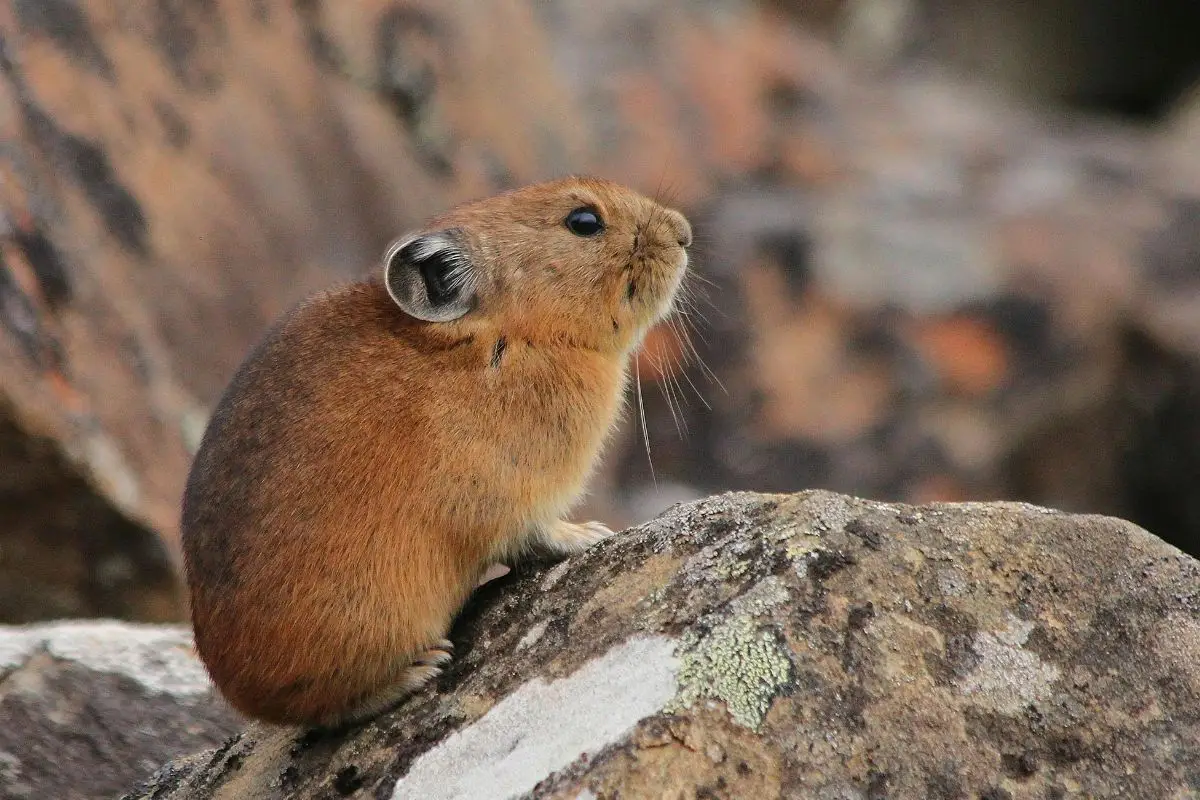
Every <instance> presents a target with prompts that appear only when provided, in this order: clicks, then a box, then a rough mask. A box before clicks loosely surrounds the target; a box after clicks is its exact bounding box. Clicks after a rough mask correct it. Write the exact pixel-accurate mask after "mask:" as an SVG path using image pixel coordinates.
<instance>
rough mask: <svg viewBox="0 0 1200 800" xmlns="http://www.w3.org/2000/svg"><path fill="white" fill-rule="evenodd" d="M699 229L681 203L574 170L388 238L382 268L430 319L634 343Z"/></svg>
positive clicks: (403, 299)
mask: <svg viewBox="0 0 1200 800" xmlns="http://www.w3.org/2000/svg"><path fill="white" fill-rule="evenodd" d="M691 241H692V230H691V227H690V226H689V225H688V222H687V220H686V219H685V218H684V216H683V215H682V214H680V213H679V212H678V211H675V210H673V209H670V208H666V207H664V206H662V205H659V204H658V203H656V202H654V201H653V200H651V199H649V198H647V197H644V196H642V195H640V194H638V193H637V192H634V191H632V190H631V189H627V188H625V187H623V186H620V185H618V184H615V183H612V182H609V181H604V180H597V179H591V178H567V179H563V180H558V181H552V182H548V183H541V184H535V185H533V186H527V187H525V188H522V189H518V190H516V191H512V192H508V193H506V194H502V195H497V196H495V197H491V198H488V199H486V200H481V201H477V202H474V203H470V204H467V205H463V206H459V207H458V208H455V209H453V210H451V211H450V212H448V213H446V214H445V215H443V216H441V217H439V218H438V219H436V220H434V221H433V222H432V223H431V224H430V226H429V227H427V228H426V229H424V230H422V231H420V232H417V233H414V234H411V235H409V236H406V237H404V238H402V239H400V240H398V241H396V242H395V243H394V244H393V245H392V246H391V247H390V248H389V249H388V252H387V256H386V257H385V260H384V278H385V284H386V286H387V291H388V294H390V295H391V297H392V299H393V300H394V301H395V303H396V305H398V306H399V307H400V308H401V309H402V310H403V311H404V312H405V313H407V314H409V315H411V316H413V317H415V318H417V319H421V320H425V321H427V322H430V323H447V324H454V325H456V326H465V327H468V328H470V327H474V326H476V325H480V326H483V325H490V326H493V327H496V328H499V329H501V330H503V331H505V332H511V333H512V334H513V335H517V336H521V337H524V338H525V339H527V340H529V341H531V342H536V341H558V342H564V343H568V344H575V345H578V346H583V347H589V348H593V349H598V350H608V349H615V350H628V349H629V348H630V347H632V346H634V345H636V344H637V343H638V342H639V341H640V340H641V337H642V335H643V334H644V333H645V331H646V330H647V329H648V328H649V327H650V326H651V325H653V324H654V323H655V322H657V321H658V320H659V319H661V318H662V317H663V316H665V315H666V314H667V313H668V312H669V311H670V309H671V304H672V301H673V299H674V296H675V292H676V290H677V289H678V288H679V284H680V281H681V280H682V278H683V274H684V271H685V270H686V268H687V247H688V245H690V244H691Z"/></svg>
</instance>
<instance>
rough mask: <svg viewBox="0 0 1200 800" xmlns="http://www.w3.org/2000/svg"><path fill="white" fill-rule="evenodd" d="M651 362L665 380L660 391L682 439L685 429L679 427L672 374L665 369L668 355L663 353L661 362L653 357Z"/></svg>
mask: <svg viewBox="0 0 1200 800" xmlns="http://www.w3.org/2000/svg"><path fill="white" fill-rule="evenodd" d="M651 360H652V361H654V369H655V371H657V372H658V374H659V375H661V376H662V378H663V380H661V381H659V384H658V390H659V391H660V392H662V396H663V400H665V401H666V403H667V410H668V411H670V412H671V419H673V420H674V421H675V432H676V433H678V434H679V435H680V436H681V437H682V436H683V429H682V428H681V427H680V425H679V415H678V414H676V413H675V402H674V395H673V394H672V390H671V383H670V373H668V372H667V371H666V369H664V366H666V365H665V364H664V363H663V362H664V361H666V360H667V355H666V353H663V355H662V359H661V360H659V359H655V358H654V357H653V356H651Z"/></svg>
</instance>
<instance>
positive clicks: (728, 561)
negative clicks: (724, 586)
mask: <svg viewBox="0 0 1200 800" xmlns="http://www.w3.org/2000/svg"><path fill="white" fill-rule="evenodd" d="M749 569H750V562H749V561H743V560H742V559H740V558H737V557H736V556H725V557H722V558H720V560H718V561H717V563H716V564H714V565H713V567H712V572H713V574H714V575H716V576H717V577H718V578H720V579H721V580H722V581H731V580H733V579H735V578H740V577H742V576H743V575H745V574H746V572H747V571H749Z"/></svg>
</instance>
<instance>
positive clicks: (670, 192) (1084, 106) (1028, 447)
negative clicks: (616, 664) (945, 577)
mask: <svg viewBox="0 0 1200 800" xmlns="http://www.w3.org/2000/svg"><path fill="white" fill-rule="evenodd" d="M1198 31H1200V6H1198V5H1197V4H1195V3H1194V2H1193V1H1192V0H1161V2H1159V3H1157V4H1155V5H1154V6H1153V8H1151V7H1148V6H1146V5H1145V4H1141V3H1136V4H1135V3H1134V2H1132V0H1088V1H1086V2H1085V0H1043V1H1042V2H1038V3H1033V2H1018V3H1013V2H1001V1H1000V0H956V2H953V3H951V2H947V1H946V0H809V1H808V2H799V1H796V0H793V1H790V2H789V1H786V0H774V1H772V0H705V1H704V2H701V0H661V1H659V2H650V1H649V0H617V1H616V2H610V3H601V4H597V3H590V2H581V1H580V0H556V2H553V3H549V2H539V1H537V0H494V2H488V3H479V2H474V0H456V1H455V2H445V0H440V1H439V2H434V0H425V1H424V2H416V1H414V2H386V1H385V0H354V1H353V2H350V1H349V0H339V2H333V1H332V0H191V1H190V2H187V1H186V0H116V1H115V2H112V1H111V0H4V2H3V3H2V4H0V37H2V38H0V621H3V622H22V621H31V620H40V619H48V618H58V617H86V616H113V617H122V618H127V619H135V620H148V621H161V620H175V619H181V618H182V614H183V604H182V598H181V596H180V594H179V593H178V589H177V584H176V582H175V580H174V572H173V571H174V564H175V559H176V539H177V513H178V501H179V495H180V492H181V488H182V485H183V480H184V477H185V474H186V470H187V466H188V461H189V458H190V456H191V453H192V452H193V450H194V448H195V447H196V445H197V443H198V441H199V437H200V435H201V433H202V431H203V428H204V424H205V419H206V414H207V412H208V410H209V409H210V408H211V407H212V405H213V404H214V402H215V401H216V399H217V397H218V396H219V393H220V392H221V390H222V388H223V386H224V384H225V382H226V380H227V379H228V378H229V377H230V375H231V372H232V370H233V369H234V367H235V366H236V365H237V363H238V361H239V360H240V358H241V357H242V355H243V354H244V353H245V351H246V350H247V348H249V347H250V346H251V345H252V344H253V342H254V341H255V339H256V337H258V336H259V335H260V334H261V333H262V332H263V330H264V328H265V327H266V326H267V325H268V324H269V322H270V321H271V320H272V319H273V318H274V317H275V316H276V315H278V314H279V313H281V312H282V311H283V310H285V309H286V308H287V307H288V306H289V305H290V304H292V303H294V302H295V301H296V300H298V299H299V298H301V297H302V296H304V295H305V294H306V293H308V292H311V291H313V290H314V289H317V288H320V287H322V286H325V285H327V284H329V283H331V282H336V281H341V280H346V279H349V278H351V277H353V276H354V275H356V274H358V273H360V272H361V271H363V270H365V269H367V268H371V267H372V266H373V265H374V264H375V262H376V260H377V259H378V257H379V255H380V254H381V253H382V251H383V248H384V246H385V245H386V243H387V242H388V241H389V240H390V239H391V238H393V237H394V236H396V235H399V234H400V233H402V232H403V231H404V230H406V229H408V228H410V227H413V226H415V225H417V224H419V223H420V222H421V220H422V219H424V218H425V217H426V216H428V215H429V214H432V213H434V212H436V211H438V210H440V209H442V208H444V207H446V206H447V205H448V204H450V203H453V202H455V201H458V200H462V199H466V198H470V197H474V196H479V195H482V194H487V193H491V192H494V191H497V190H500V189H504V188H506V187H511V186H515V185H518V184H521V183H525V182H528V181H532V180H535V179H539V178H544V177H549V176H553V175H559V174H563V173H569V172H592V173H597V174H601V175H604V176H606V177H610V178H613V179H616V180H620V181H624V182H628V183H630V184H632V185H634V186H637V187H639V188H640V189H642V190H644V191H646V192H647V193H652V194H656V195H658V196H659V197H662V198H664V199H666V200H669V201H670V202H672V203H674V204H676V205H678V206H679V207H680V208H682V209H683V210H685V211H686V212H687V213H688V214H689V215H690V216H691V217H692V219H693V220H694V222H695V226H696V229H697V232H698V235H697V246H696V248H695V257H694V264H695V267H696V273H697V275H696V276H695V278H694V280H693V281H692V284H691V289H692V296H693V303H692V304H691V310H690V311H689V315H688V317H687V318H686V320H685V319H683V318H681V320H680V322H679V324H678V325H677V327H676V329H671V328H668V327H664V328H662V329H661V330H658V331H656V332H655V333H654V334H653V335H652V336H651V337H650V339H649V340H648V342H647V348H646V352H645V353H644V355H643V356H642V357H641V359H640V360H639V365H638V366H639V373H640V376H641V381H642V383H643V392H642V396H643V399H644V402H645V413H646V419H647V429H648V433H649V437H648V438H649V442H648V443H649V450H650V453H651V456H652V459H648V458H647V454H646V443H644V442H643V441H642V440H641V433H640V430H639V428H640V426H639V425H638V424H637V423H636V420H637V414H636V413H634V414H631V415H630V421H629V423H627V424H626V426H625V428H624V429H623V430H622V432H621V435H620V436H619V438H618V439H617V441H616V442H615V443H614V446H613V447H612V450H611V452H610V454H609V457H608V459H607V461H606V467H605V469H604V470H603V472H602V474H601V475H600V477H599V479H598V481H597V484H596V489H595V492H594V494H593V496H592V498H591V500H590V501H589V504H588V506H587V507H586V508H584V509H582V510H581V515H586V516H598V517H600V518H602V519H605V520H606V521H609V522H610V523H611V524H613V525H614V526H615V525H620V524H628V523H632V522H636V521H639V520H642V519H644V518H646V517H648V516H650V515H652V514H654V513H656V512H657V511H658V510H660V509H661V508H663V507H665V506H666V505H669V504H670V503H672V502H675V501H677V500H682V499H689V498H691V497H695V496H699V495H702V494H706V493H709V492H711V491H714V490H718V489H726V488H753V489H756V490H760V491H774V490H795V489H801V488H809V487H822V488H830V489H835V490H840V491H846V492H850V493H853V494H857V495H860V496H866V497H873V498H879V499H888V500H907V501H916V502H922V501H930V500H959V499H991V498H1013V499H1025V500H1030V501H1034V502H1037V503H1041V504H1046V505H1051V506H1056V507H1060V508H1063V509H1068V510H1086V511H1097V512H1104V513H1109V514H1115V515H1119V516H1123V517H1126V518H1128V519H1131V520H1133V521H1135V522H1137V523H1139V524H1140V525H1142V526H1144V527H1146V528H1148V529H1149V530H1150V531H1152V532H1154V533H1157V534H1158V535H1160V536H1162V537H1163V538H1165V539H1167V540H1168V541H1171V542H1173V543H1175V544H1177V545H1178V546H1180V547H1182V548H1183V549H1185V550H1187V551H1189V552H1191V553H1193V554H1196V553H1200V490H1198V488H1200V91H1198V90H1197V88H1196V87H1197V83H1196V81H1197V79H1198V78H1200V71H1198V65H1200V36H1197V35H1196V34H1197V32H1198ZM685 323H686V324H685ZM684 331H686V332H688V333H689V335H690V344H688V342H687V341H685V339H684V338H683V337H682V336H681V332H684ZM693 348H694V350H695V353H693ZM696 356H699V357H700V358H702V359H703V361H704V363H705V364H706V365H707V367H706V368H705V367H702V366H701V365H700V364H699V363H697V358H696ZM317 422H318V423H319V421H317ZM651 460H652V463H653V474H652V472H651V467H650V463H651Z"/></svg>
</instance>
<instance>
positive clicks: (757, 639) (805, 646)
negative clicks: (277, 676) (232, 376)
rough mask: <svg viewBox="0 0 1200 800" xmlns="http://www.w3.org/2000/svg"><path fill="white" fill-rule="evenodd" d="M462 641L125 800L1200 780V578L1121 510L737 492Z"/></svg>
mask: <svg viewBox="0 0 1200 800" xmlns="http://www.w3.org/2000/svg"><path fill="white" fill-rule="evenodd" d="M452 636H453V639H454V641H455V643H456V648H457V659H456V661H455V662H453V664H452V665H451V666H449V667H448V669H447V671H446V673H445V674H444V675H443V676H442V677H441V678H440V679H439V680H438V681H437V685H436V686H435V687H432V688H428V689H426V690H425V691H423V692H421V693H420V694H418V695H417V696H415V697H414V698H413V699H412V700H411V701H410V702H408V703H406V704H405V705H403V706H401V707H400V708H399V709H397V710H395V711H393V712H391V713H389V714H387V715H384V716H383V717H381V718H379V719H378V720H376V721H374V722H371V723H368V724H366V725H364V726H362V727H359V728H357V729H352V730H349V731H344V732H341V733H330V732H325V733H314V732H308V733H303V732H300V731H296V730H287V729H271V728H268V727H264V726H259V725H254V726H251V727H250V728H248V729H247V730H246V731H245V732H244V733H242V734H240V735H239V736H238V737H236V738H234V739H232V740H230V741H228V742H227V743H226V744H225V745H223V746H222V747H220V748H219V749H217V750H214V751H210V752H205V753H201V754H198V755H195V756H191V757H188V758H184V759H181V760H178V761H175V762H172V763H170V764H168V765H167V766H165V767H163V768H162V769H160V770H159V771H158V772H157V773H156V774H155V775H154V776H153V777H152V778H151V779H150V780H149V782H147V783H145V784H143V785H141V786H140V787H139V788H137V789H136V790H134V791H133V792H131V793H130V794H128V795H126V798H128V800H133V798H147V799H148V798H151V797H153V798H156V800H163V799H165V798H177V799H178V800H182V799H183V798H189V799H198V798H232V797H260V798H282V797H289V798H307V797H334V796H355V797H375V798H422V799H423V800H435V799H436V798H472V800H486V798H500V797H518V796H520V797H537V798H570V799H571V800H574V799H575V798H581V797H582V798H616V797H621V798H642V797H645V798H651V797H654V798H658V797H763V798H767V797H830V798H832V797H947V798H949V797H989V798H998V797H1039V798H1040V797H1068V796H1089V797H1114V798H1115V797H1169V796H1184V795H1188V794H1190V793H1192V792H1194V791H1196V789H1197V788H1200V787H1198V786H1197V783H1196V781H1197V775H1198V774H1200V761H1198V760H1197V749H1196V741H1197V737H1200V721H1198V720H1197V717H1196V714H1195V709H1196V708H1197V703H1198V701H1200V666H1198V665H1200V563H1197V562H1196V561H1194V560H1193V559H1191V558H1190V557H1188V556H1186V555H1184V554H1182V553H1180V552H1178V551H1177V550H1175V549H1174V548H1172V547H1170V546H1169V545H1166V544H1164V543H1163V542H1162V541H1160V540H1158V539H1156V538H1155V537H1153V536H1151V535H1149V534H1147V533H1146V532H1145V531H1143V530H1141V529H1139V528H1137V527H1135V526H1133V525H1131V524H1129V523H1127V522H1123V521H1120V520H1116V519H1111V518H1105V517H1098V516H1073V515H1069V514H1064V513H1060V512H1055V511H1050V510H1047V509H1043V508H1037V507H1033V506H1028V505H1022V504H1009V503H995V504H962V505H929V506H923V507H912V506H902V505H889V504H883V503H877V502H871V501H866V500H857V499H851V498H848V497H844V496H840V495H834V494H830V493H825V492H819V491H813V492H806V493H802V494H797V495H762V494H727V495H722V496H718V497H714V498H711V499H708V500H704V501H702V502H699V503H696V504H692V505H688V506H677V507H675V508H673V509H672V510H670V511H669V512H667V513H666V514H664V515H663V516H661V517H660V518H658V519H656V520H654V521H652V522H650V523H647V524H645V525H643V526H641V527H639V528H636V529H633V530H629V531H627V532H625V533H624V534H622V535H619V536H617V537H615V538H613V539H610V540H608V541H606V542H604V543H602V544H600V545H598V546H596V547H594V548H592V549H591V550H589V551H587V552H586V553H584V554H581V555H579V556H576V557H574V558H572V559H570V560H569V561H566V562H563V563H560V564H557V565H553V566H550V565H543V566H540V567H537V568H533V569H527V570H524V571H518V572H517V573H514V574H512V575H510V576H508V577H506V578H503V579H501V580H499V581H496V582H494V583H492V584H488V585H486V586H485V587H484V588H483V589H482V590H481V591H480V592H479V593H478V594H477V596H476V597H475V598H474V599H473V600H472V602H471V604H470V607H469V608H468V609H467V610H466V611H465V613H464V614H463V615H462V617H461V618H460V620H459V621H458V623H457V625H456V627H455V629H454V632H453V634H452Z"/></svg>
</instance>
